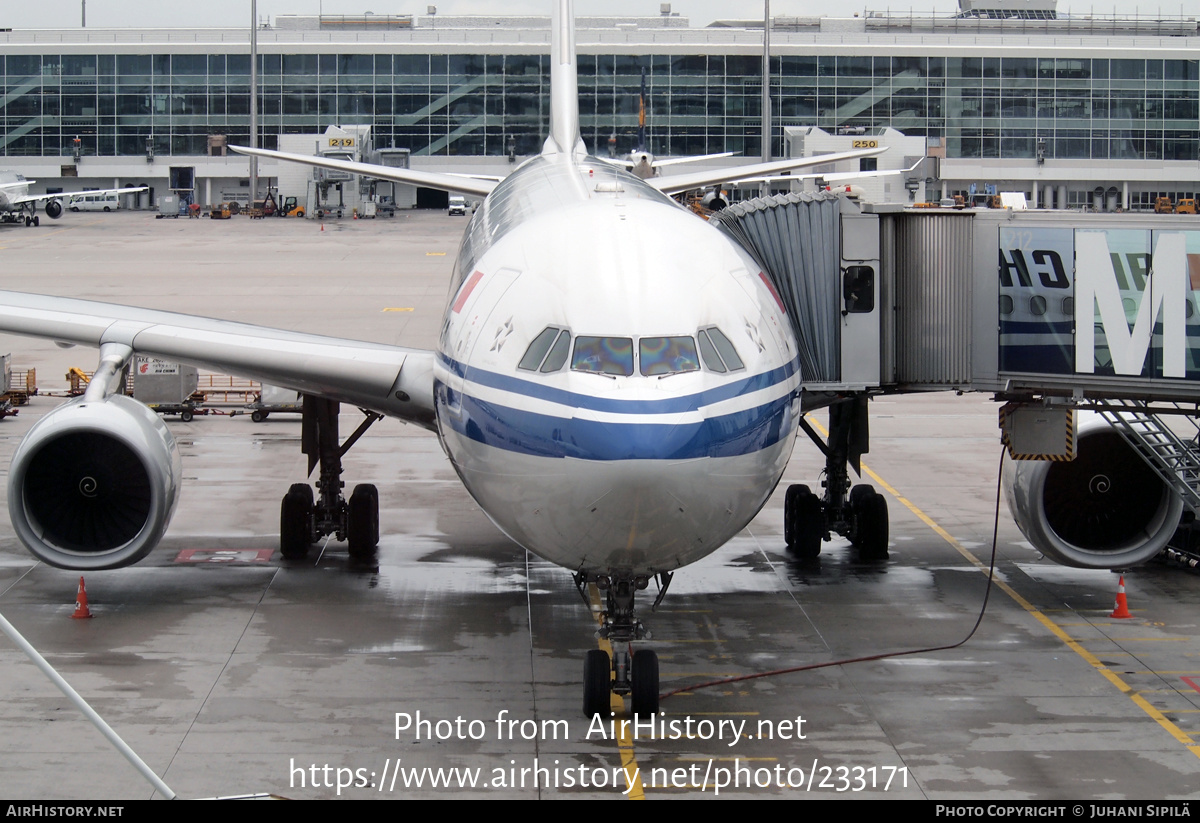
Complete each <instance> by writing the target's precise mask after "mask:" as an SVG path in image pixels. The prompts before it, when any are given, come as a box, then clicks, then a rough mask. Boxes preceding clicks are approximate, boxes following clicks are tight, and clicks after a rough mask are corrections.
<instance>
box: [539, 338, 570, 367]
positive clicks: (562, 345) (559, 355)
mask: <svg viewBox="0 0 1200 823" xmlns="http://www.w3.org/2000/svg"><path fill="white" fill-rule="evenodd" d="M570 350H571V334H570V332H566V331H564V332H561V333H560V334H559V335H558V339H557V340H555V341H554V345H553V346H551V347H550V353H549V354H548V355H546V362H545V363H543V364H542V372H552V371H558V370H559V369H561V368H562V367H563V364H564V363H566V362H567V352H569V351H570Z"/></svg>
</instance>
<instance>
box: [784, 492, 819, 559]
mask: <svg viewBox="0 0 1200 823" xmlns="http://www.w3.org/2000/svg"><path fill="white" fill-rule="evenodd" d="M824 532H825V516H824V513H823V512H822V511H821V500H820V498H818V497H817V496H816V495H815V494H813V493H812V490H811V489H809V487H808V486H805V485H803V484H797V485H795V486H788V488H787V492H786V493H785V494H784V498H783V538H784V541H785V542H786V543H787V547H788V551H790V552H791V553H792V554H794V555H796V556H797V557H804V558H813V557H816V556H817V555H819V554H820V553H821V538H822V537H823V536H824Z"/></svg>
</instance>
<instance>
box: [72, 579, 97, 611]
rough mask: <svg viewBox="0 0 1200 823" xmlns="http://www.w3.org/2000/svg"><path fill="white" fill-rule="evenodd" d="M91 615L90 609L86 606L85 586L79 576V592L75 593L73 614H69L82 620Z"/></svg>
mask: <svg viewBox="0 0 1200 823" xmlns="http://www.w3.org/2000/svg"><path fill="white" fill-rule="evenodd" d="M91 616H92V610H91V609H89V608H88V602H87V587H86V586H84V585H83V578H82V577H80V578H79V593H78V594H76V595H75V614H73V615H71V617H72V619H75V620H84V619H86V618H89V617H91Z"/></svg>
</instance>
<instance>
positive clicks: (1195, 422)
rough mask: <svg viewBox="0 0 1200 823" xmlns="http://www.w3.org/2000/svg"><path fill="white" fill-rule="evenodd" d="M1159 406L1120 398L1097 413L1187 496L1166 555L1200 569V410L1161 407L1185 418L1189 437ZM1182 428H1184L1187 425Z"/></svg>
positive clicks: (1165, 480) (1175, 405)
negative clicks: (1199, 517) (1171, 423)
mask: <svg viewBox="0 0 1200 823" xmlns="http://www.w3.org/2000/svg"><path fill="white" fill-rule="evenodd" d="M1155 411H1156V410H1155V409H1151V408H1150V407H1149V406H1148V405H1147V404H1146V403H1145V402H1143V401H1140V400H1123V401H1122V400H1116V401H1109V403H1108V404H1107V405H1106V407H1104V408H1101V409H1099V410H1098V413H1099V414H1100V416H1101V417H1102V418H1104V420H1105V421H1107V422H1108V424H1109V425H1110V426H1112V427H1113V429H1114V430H1115V431H1117V432H1118V433H1119V434H1120V435H1121V436H1122V437H1123V438H1124V439H1125V442H1127V443H1128V444H1129V445H1130V446H1131V447H1132V448H1133V450H1134V451H1135V452H1137V454H1138V456H1140V457H1141V458H1142V459H1143V460H1145V461H1146V463H1147V465H1149V466H1150V468H1151V469H1153V471H1154V473H1155V474H1156V475H1158V477H1159V478H1160V479H1161V480H1162V481H1163V483H1165V484H1166V485H1167V487H1168V488H1169V489H1171V491H1172V492H1174V493H1175V494H1176V495H1178V496H1179V498H1180V499H1181V500H1182V501H1183V505H1184V519H1183V522H1181V524H1180V526H1179V529H1178V530H1177V531H1176V533H1175V536H1174V537H1173V538H1171V540H1170V542H1169V543H1168V544H1167V546H1166V548H1165V549H1163V554H1164V556H1165V557H1166V558H1168V559H1170V560H1174V561H1176V562H1178V563H1181V564H1183V565H1184V566H1187V567H1188V568H1190V569H1192V570H1194V571H1200V520H1197V519H1196V515H1197V514H1200V419H1198V418H1197V412H1198V411H1200V410H1198V409H1197V408H1195V407H1194V406H1192V407H1187V406H1184V405H1183V404H1180V403H1169V404H1162V405H1161V407H1160V408H1159V409H1158V411H1160V412H1161V413H1166V412H1170V413H1171V414H1172V416H1178V417H1180V418H1182V419H1183V420H1186V421H1187V423H1186V426H1188V427H1189V428H1187V429H1185V433H1186V434H1190V435H1192V437H1191V439H1190V440H1189V439H1187V438H1186V437H1183V436H1180V434H1179V433H1178V432H1177V431H1176V430H1175V429H1173V428H1171V427H1170V426H1168V425H1167V424H1166V423H1165V422H1164V420H1163V418H1162V416H1161V414H1156V413H1155ZM1177 428H1184V424H1180V425H1179V426H1178V427H1177Z"/></svg>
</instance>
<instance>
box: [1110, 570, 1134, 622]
mask: <svg viewBox="0 0 1200 823" xmlns="http://www.w3.org/2000/svg"><path fill="white" fill-rule="evenodd" d="M1109 617H1119V618H1126V617H1133V615H1132V614H1130V613H1129V602H1128V601H1127V600H1126V599H1125V575H1121V580H1120V582H1118V583H1117V605H1116V608H1114V609H1113V611H1112V614H1110V615H1109Z"/></svg>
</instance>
